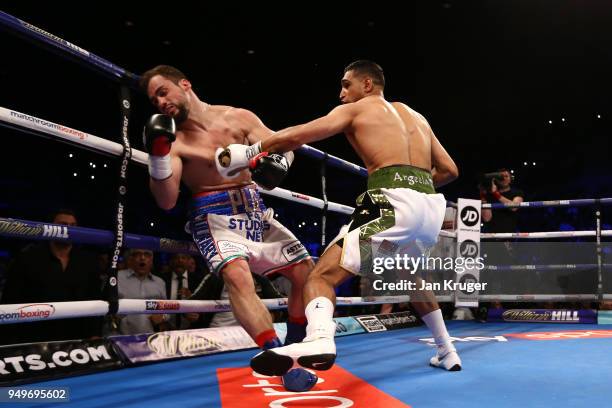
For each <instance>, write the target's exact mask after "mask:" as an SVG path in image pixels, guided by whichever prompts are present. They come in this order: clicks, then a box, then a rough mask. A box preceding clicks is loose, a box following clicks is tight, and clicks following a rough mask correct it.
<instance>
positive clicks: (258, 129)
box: [232, 109, 274, 145]
mask: <svg viewBox="0 0 612 408" xmlns="http://www.w3.org/2000/svg"><path fill="white" fill-rule="evenodd" d="M232 121H233V122H234V123H232V124H233V125H234V126H236V127H237V128H238V129H242V130H243V132H244V133H245V135H246V139H247V140H248V144H251V145H252V144H255V143H257V142H259V141H260V140H263V139H266V138H268V137H270V136H271V135H272V134H273V133H274V132H273V131H272V130H270V129H268V127H267V126H266V125H264V123H263V122H262V121H261V119H259V117H258V116H257V115H255V114H254V113H253V112H251V111H250V110H247V109H233V110H232Z"/></svg>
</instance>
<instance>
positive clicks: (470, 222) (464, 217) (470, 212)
mask: <svg viewBox="0 0 612 408" xmlns="http://www.w3.org/2000/svg"><path fill="white" fill-rule="evenodd" d="M460 218H461V222H463V223H464V224H465V225H466V226H468V227H473V226H474V225H476V224H478V223H479V222H480V217H479V216H478V210H477V209H476V208H474V207H472V206H469V205H468V206H465V207H463V210H461V214H460Z"/></svg>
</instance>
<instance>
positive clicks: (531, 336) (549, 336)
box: [504, 330, 612, 340]
mask: <svg viewBox="0 0 612 408" xmlns="http://www.w3.org/2000/svg"><path fill="white" fill-rule="evenodd" d="M504 336H507V337H512V338H516V339H523V340H575V339H603V338H612V330H571V331H561V332H532V333H507V334H504Z"/></svg>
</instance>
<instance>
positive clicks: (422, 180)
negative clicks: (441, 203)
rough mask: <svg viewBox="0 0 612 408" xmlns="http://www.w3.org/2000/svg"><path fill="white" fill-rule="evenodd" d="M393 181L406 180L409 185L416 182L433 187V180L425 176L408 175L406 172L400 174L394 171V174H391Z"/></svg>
mask: <svg viewBox="0 0 612 408" xmlns="http://www.w3.org/2000/svg"><path fill="white" fill-rule="evenodd" d="M393 181H407V182H408V184H410V185H411V186H414V185H415V184H417V183H418V184H425V185H426V186H432V187H433V181H432V180H431V178H429V177H425V176H409V175H407V174H400V173H398V172H396V173H395V176H393Z"/></svg>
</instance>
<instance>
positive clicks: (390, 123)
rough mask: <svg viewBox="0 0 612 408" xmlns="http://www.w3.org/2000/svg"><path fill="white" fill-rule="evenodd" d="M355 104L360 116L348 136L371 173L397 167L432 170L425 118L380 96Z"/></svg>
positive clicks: (429, 133) (429, 129)
mask: <svg viewBox="0 0 612 408" xmlns="http://www.w3.org/2000/svg"><path fill="white" fill-rule="evenodd" d="M355 104H356V105H355V107H356V108H357V109H358V113H357V115H356V116H355V118H354V120H353V123H352V127H351V129H350V130H348V131H347V132H345V134H346V137H347V139H348V140H349V142H350V143H351V145H352V146H353V148H354V149H355V151H356V152H357V154H358V155H359V157H361V159H362V160H363V162H364V164H365V165H366V167H367V169H368V172H369V173H372V172H374V171H375V170H377V169H380V168H382V167H386V166H390V165H394V164H409V165H412V166H416V167H420V168H422V169H425V170H428V171H429V170H431V168H432V163H431V140H432V131H431V128H430V126H429V123H427V120H425V118H424V117H423V115H421V114H420V113H418V112H416V111H415V110H413V109H411V108H409V107H408V106H406V105H404V104H403V103H399V102H387V101H385V100H384V99H383V98H382V97H378V96H371V97H366V98H363V99H361V100H359V101H358V102H355Z"/></svg>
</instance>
